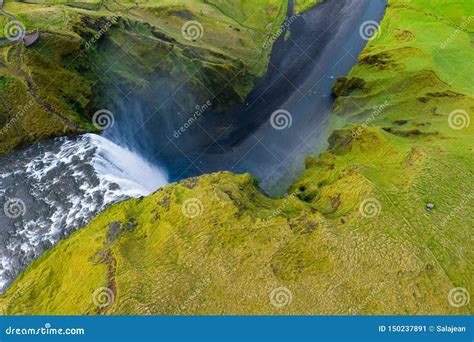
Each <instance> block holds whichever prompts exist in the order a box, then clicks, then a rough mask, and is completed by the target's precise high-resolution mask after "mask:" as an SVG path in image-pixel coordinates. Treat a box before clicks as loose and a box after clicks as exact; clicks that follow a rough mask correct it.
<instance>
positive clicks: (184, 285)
mask: <svg viewBox="0 0 474 342" xmlns="http://www.w3.org/2000/svg"><path fill="white" fill-rule="evenodd" d="M445 3H446V4H448V3H449V4H450V3H451V2H448V1H447V2H445ZM420 4H421V5H423V7H419V5H420ZM408 5H410V8H411V9H410V11H413V13H412V14H411V15H412V19H413V20H412V21H407V22H402V23H401V22H400V20H401V19H400V18H402V16H401V15H400V13H404V12H405V11H406V10H407V6H408ZM436 6H440V7H441V8H442V10H443V12H437V11H439V9H437V7H436ZM450 8H453V9H454V11H453V12H452V11H449V9H450ZM420 9H422V10H420ZM466 11H467V13H472V11H471V12H469V8H466V9H464V10H462V11H461V10H459V7H458V6H454V7H445V6H443V3H441V2H439V3H437V4H436V5H434V4H431V3H427V2H424V1H423V2H422V1H420V2H413V1H412V2H410V3H409V4H407V3H405V2H400V1H397V2H395V1H392V2H390V7H389V8H388V10H387V14H386V17H385V18H384V21H383V22H382V31H381V35H380V37H379V38H377V39H374V40H373V41H372V42H370V43H369V45H368V46H367V48H366V49H365V50H364V52H363V54H362V55H361V58H360V61H359V63H358V65H356V66H355V67H354V68H353V70H352V71H351V73H350V75H348V79H351V78H352V77H359V78H360V79H362V80H364V82H363V83H362V82H356V83H357V84H359V85H361V87H359V86H357V87H349V88H350V89H348V91H342V92H341V93H340V94H345V96H340V97H338V99H337V100H336V111H335V113H334V125H335V130H334V132H333V133H332V134H331V136H330V138H329V148H328V150H327V151H326V152H325V153H323V154H322V155H321V156H319V157H308V159H307V161H306V164H307V170H306V171H305V172H304V173H303V174H302V176H301V177H300V179H299V180H298V181H297V182H296V183H295V184H294V185H293V186H292V188H291V189H290V190H289V194H290V195H289V196H287V197H286V198H281V199H269V198H267V197H265V196H264V195H262V194H261V193H260V192H259V191H258V190H257V189H256V188H255V185H254V184H255V181H254V180H253V179H252V178H251V177H250V176H248V175H242V176H236V175H232V174H230V173H218V174H213V175H204V176H201V177H198V178H195V179H190V180H185V181H182V182H180V183H179V184H173V185H170V186H168V187H165V188H164V189H161V190H160V191H158V192H156V193H155V194H153V195H151V196H149V197H147V198H144V199H137V200H131V201H127V202H124V203H120V204H117V205H115V206H112V207H111V208H109V209H108V210H107V211H106V212H104V213H102V214H101V215H99V216H98V217H97V218H95V219H94V221H93V222H91V223H90V224H89V225H88V226H87V227H84V228H83V229H81V230H79V231H78V232H76V233H75V234H73V235H72V237H71V238H69V239H68V240H65V241H63V242H61V243H60V244H59V245H58V246H57V247H56V248H54V249H52V250H51V251H49V252H48V253H47V254H46V255H44V256H43V257H41V258H39V259H38V260H37V261H36V262H34V263H33V264H32V265H31V266H30V267H29V268H28V269H27V270H26V271H25V273H24V274H23V275H22V276H21V277H20V278H19V279H17V280H16V281H15V282H14V283H13V284H12V286H11V287H10V289H8V290H7V292H6V294H5V295H4V296H3V297H2V299H1V304H2V305H3V307H4V312H5V313H7V314H25V313H27V314H34V313H37V314H45V313H50V314H56V313H57V314H59V313H63V314H65V313H67V314H81V313H105V314H252V313H255V314H295V313H297V314H468V313H472V312H473V308H472V304H471V303H469V304H467V305H465V306H461V307H458V308H457V307H454V306H451V305H450V304H449V300H448V293H449V291H450V290H451V289H453V288H454V287H463V288H465V289H466V290H467V291H468V292H470V293H471V294H472V293H473V288H472V284H473V283H474V282H473V277H474V270H473V263H472V260H474V255H473V251H472V248H471V245H472V227H473V226H474V216H473V215H472V213H471V211H470V207H471V206H472V204H473V200H474V188H473V187H472V184H474V181H473V180H474V171H473V170H474V159H473V154H472V148H473V141H472V139H473V134H472V133H473V132H472V129H473V128H472V124H471V125H470V126H468V127H465V128H464V129H459V130H455V129H452V128H451V127H450V126H449V124H448V116H449V113H450V112H451V111H452V110H454V109H463V110H465V111H466V112H468V113H472V109H473V105H474V103H473V99H472V93H470V92H469V89H468V88H466V84H465V83H464V82H463V80H462V77H454V78H450V79H449V80H448V79H447V78H445V77H442V76H440V75H441V74H443V73H442V71H440V70H442V68H441V69H440V67H439V65H438V64H436V63H435V62H434V61H436V58H433V51H432V50H431V49H434V46H435V45H434V44H433V43H432V41H431V39H433V37H430V36H429V35H428V38H426V37H425V36H424V32H427V31H429V30H427V29H426V28H427V27H424V25H428V26H429V27H430V29H431V30H436V27H437V25H441V26H442V27H443V30H445V29H446V27H444V25H445V22H446V20H447V19H446V18H449V20H450V22H453V23H454V24H453V25H454V27H458V26H459V25H460V22H461V21H462V20H463V19H462V18H463V16H464V17H465V16H466ZM434 14H436V16H435V15H434ZM433 18H435V20H434V19H433ZM414 19H417V20H414ZM408 29H410V31H409V32H410V33H407V32H405V31H408ZM401 30H402V31H403V32H404V33H403V34H402V35H401V36H400V34H399V32H400V31H401ZM413 32H416V33H417V34H416V40H417V42H416V44H417V52H416V53H411V54H406V53H403V50H399V49H397V48H396V46H397V45H396V44H395V41H398V42H400V37H403V39H404V40H403V42H402V43H400V44H407V41H406V37H412V35H413ZM464 34H469V33H467V32H463V33H461V34H459V35H458V37H460V38H461V41H462V43H459V42H457V43H456V44H459V45H458V46H457V49H459V51H461V54H460V55H462V56H464V55H463V53H465V54H470V53H471V52H470V50H469V49H470V42H469V41H466V40H463V35H464ZM440 38H443V37H440ZM410 39H411V38H410ZM425 40H426V41H425ZM410 42H411V44H415V43H414V39H411V40H409V41H408V43H410ZM440 43H441V42H440ZM387 46H392V48H391V49H388V50H387ZM418 50H419V51H418ZM463 51H464V52H463ZM380 52H385V53H387V55H385V54H384V55H382V56H380ZM455 53H458V52H455ZM374 56H375V57H374ZM387 56H390V57H389V58H388V57H387ZM414 58H415V59H418V61H417V62H416V63H414ZM466 65H468V64H466ZM417 67H418V69H417ZM408 69H409V70H410V72H406V70H408ZM467 70H468V71H469V69H467ZM353 84H354V82H353ZM342 87H344V85H342ZM466 89H467V90H466ZM453 93H456V94H458V95H453ZM382 105H383V106H382ZM381 106H382V109H380V108H381ZM344 123H345V124H344ZM193 198H196V199H198V200H199V201H200V203H202V213H201V215H198V216H196V217H194V218H190V217H187V216H185V215H184V214H183V206H184V207H186V206H185V203H186V202H185V201H186V200H187V199H193ZM367 201H368V202H367ZM364 203H372V204H373V205H374V206H375V208H376V209H375V210H374V211H370V210H369V209H370V207H367V206H364V205H362V204H364ZM427 204H434V208H433V209H432V210H427ZM364 208H365V211H364V210H363V209H364ZM371 216H373V217H371ZM117 222H120V223H119V224H117ZM117 227H120V229H119V230H118V229H117ZM117 232H118V233H117ZM68 265H78V266H77V267H74V268H70V267H68ZM79 265H80V266H79ZM76 269H80V272H78V271H76ZM86 278H87V279H86ZM81 282H84V283H85V284H86V286H79V285H78V284H81ZM101 287H107V288H109V290H110V291H113V292H114V294H115V300H114V301H113V303H110V305H109V306H107V307H105V308H99V307H97V306H96V305H95V304H94V303H93V300H92V298H93V297H94V292H95V291H97V289H98V288H101ZM279 287H285V288H287V289H288V290H289V291H290V292H291V295H292V300H291V302H290V303H289V304H287V305H286V306H283V307H281V308H277V307H275V306H273V305H272V304H271V301H270V299H269V295H270V294H271V293H272V291H273V290H274V289H276V288H279ZM50 289H52V290H50Z"/></svg>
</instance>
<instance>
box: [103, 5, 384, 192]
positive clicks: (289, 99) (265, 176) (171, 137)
mask: <svg viewBox="0 0 474 342" xmlns="http://www.w3.org/2000/svg"><path fill="white" fill-rule="evenodd" d="M386 3H387V1H386V0H345V1H344V0H327V1H325V2H323V3H322V4H319V5H318V6H316V7H314V8H313V9H311V10H309V11H307V12H305V13H303V14H302V15H301V16H298V17H297V18H296V20H295V18H294V17H292V8H291V4H290V9H289V12H288V17H287V18H288V22H291V29H290V31H291V35H290V37H289V39H286V40H285V37H284V34H282V35H281V36H280V37H279V38H278V40H277V41H276V43H275V45H274V47H273V50H272V54H271V59H270V65H269V69H268V72H267V75H266V76H265V77H263V78H261V79H258V80H256V82H255V87H254V89H253V90H252V92H251V93H250V94H249V95H248V97H247V99H246V101H245V103H243V104H242V105H239V106H236V107H234V108H232V109H231V110H229V111H227V112H225V113H213V112H212V107H211V109H210V110H208V111H207V112H206V113H204V114H203V115H202V116H199V119H198V120H197V121H196V122H194V123H192V124H191V125H190V127H189V128H187V129H186V130H185V132H183V133H182V134H180V135H179V136H178V137H176V134H173V132H175V131H176V130H177V129H178V128H179V127H180V126H181V125H183V124H184V123H185V122H186V121H187V120H188V119H189V118H190V117H191V116H192V111H191V110H189V112H188V113H187V115H181V117H179V116H177V115H175V113H177V112H179V111H180V107H181V108H182V106H180V105H179V104H178V105H176V106H174V105H173V101H168V102H170V103H171V105H169V106H167V107H165V108H164V109H163V110H164V111H166V110H168V111H169V113H163V110H162V111H161V112H160V111H156V112H154V113H152V114H150V113H143V111H142V110H141V108H139V104H134V107H132V108H130V107H127V108H128V110H127V112H128V113H127V114H126V115H124V116H120V115H119V117H118V119H117V122H116V126H115V127H114V128H113V129H112V131H109V132H106V136H108V137H110V138H111V139H112V140H114V141H115V142H117V143H119V144H120V143H123V144H126V145H127V146H133V147H134V148H136V149H137V151H138V152H139V153H140V154H143V155H145V156H147V158H148V159H149V160H153V161H154V162H155V163H157V164H159V165H164V166H165V167H166V169H167V171H168V174H169V176H170V180H171V181H174V180H179V179H183V178H186V177H189V176H195V175H199V174H202V173H209V172H214V171H220V170H231V171H234V172H236V173H244V172H250V173H252V174H253V175H255V176H257V177H258V178H260V180H261V186H262V188H263V189H264V190H266V191H267V192H269V193H271V194H276V195H277V194H281V193H283V192H284V191H285V190H286V189H287V187H288V186H289V185H290V184H291V182H292V181H294V180H295V179H296V178H297V176H298V173H299V172H300V171H301V170H302V169H303V166H304V158H305V157H306V156H307V155H309V154H314V153H316V152H317V151H319V150H321V149H322V148H324V147H325V141H326V138H327V134H326V133H327V130H328V127H329V120H328V119H329V114H330V112H331V109H332V102H333V98H332V97H331V87H332V85H333V84H334V82H335V79H336V78H337V77H338V76H343V75H346V74H347V73H348V72H349V71H350V69H351V67H352V66H353V65H354V64H356V63H357V57H358V55H359V53H360V52H361V50H362V49H363V48H364V46H365V44H366V43H367V42H366V41H365V40H364V39H362V38H361V36H360V35H359V27H360V26H361V24H362V23H364V22H365V21H367V20H375V21H377V22H379V21H380V20H381V18H382V17H383V14H384V11H385V8H386ZM189 91H190V89H189V88H188V87H187V84H186V81H183V84H180V85H179V86H178V87H176V89H168V90H167V91H166V94H169V95H170V96H172V97H174V98H176V94H177V93H180V92H183V93H184V92H189ZM175 102H176V101H175ZM199 105H202V104H199ZM193 107H194V105H193V104H192V106H191V108H193ZM279 109H283V110H286V111H288V112H289V114H287V113H285V114H284V115H283V116H281V117H280V119H282V120H283V121H282V122H281V123H282V124H285V122H284V119H285V116H286V119H288V117H289V116H290V117H291V118H290V119H291V121H292V122H291V126H290V127H288V128H285V129H275V128H274V127H273V126H272V125H271V122H270V118H271V115H272V113H274V112H275V111H277V110H279ZM119 111H120V110H119ZM130 111H132V112H133V113H134V114H133V115H131V113H130ZM163 114H164V115H163ZM135 115H136V116H135ZM171 117H178V119H171ZM277 117H278V116H277ZM137 118H139V120H137ZM143 122H146V124H143ZM137 146H138V148H137Z"/></svg>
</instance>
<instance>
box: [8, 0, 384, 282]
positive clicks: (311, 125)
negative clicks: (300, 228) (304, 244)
mask: <svg viewBox="0 0 474 342" xmlns="http://www.w3.org/2000/svg"><path fill="white" fill-rule="evenodd" d="M385 6H386V1H385V0H352V1H349V0H347V1H342V0H340V1H337V0H326V1H325V2H324V3H322V4H320V5H318V6H316V7H315V8H313V9H311V10H309V11H308V12H306V13H304V14H303V15H301V16H299V17H298V18H294V17H292V12H291V10H292V8H291V5H290V11H289V15H288V17H289V21H291V22H292V24H291V30H290V31H291V35H290V37H289V39H286V40H285V37H284V35H281V36H280V37H279V38H278V40H277V41H276V43H275V45H274V47H273V50H272V54H271V60H270V66H269V69H268V72H267V75H266V76H265V77H263V78H261V79H258V80H256V82H255V87H254V89H253V90H252V92H251V93H250V94H249V95H248V97H247V99H246V101H245V103H244V104H242V105H238V106H236V107H234V108H232V109H231V110H229V111H227V112H225V113H212V106H210V107H209V108H210V110H208V111H206V112H205V113H204V114H202V115H200V117H199V120H198V121H196V122H195V123H193V124H192V125H191V126H190V127H188V128H187V129H186V130H185V131H184V132H183V133H182V134H181V135H179V136H178V137H175V134H174V132H175V131H176V130H177V129H178V128H179V127H180V126H182V125H183V124H184V123H185V122H187V120H188V119H189V113H191V112H188V114H185V113H183V115H181V116H180V115H174V113H176V112H177V111H179V110H180V109H181V110H182V108H183V107H187V108H191V109H192V108H194V107H195V105H196V103H195V102H193V100H192V96H189V94H190V92H191V91H192V89H191V88H190V87H189V85H188V84H187V82H188V80H187V79H186V77H183V80H182V82H181V83H180V84H179V85H177V86H176V88H170V86H169V84H168V83H167V82H166V80H160V81H159V82H158V83H157V84H156V85H154V86H156V88H157V90H162V91H161V92H160V93H157V95H156V96H157V97H159V101H162V102H163V103H164V104H166V105H165V106H162V107H161V106H160V110H156V111H153V112H148V111H146V110H144V108H145V107H144V105H143V104H142V103H140V102H139V101H137V100H136V99H134V98H132V99H129V102H124V103H123V106H118V107H116V108H114V113H115V114H116V122H115V125H114V126H113V127H111V128H110V129H109V130H107V131H106V132H105V134H104V136H103V137H100V136H95V135H84V136H79V137H68V138H59V139H54V140H51V141H45V142H41V143H38V144H35V145H33V146H30V147H28V148H26V149H24V150H21V151H17V152H15V153H13V154H11V155H9V156H3V157H0V206H1V207H2V208H0V209H4V210H3V211H4V213H5V215H0V236H1V241H2V243H1V244H0V291H1V290H3V289H4V288H5V287H6V286H8V284H10V283H11V281H12V280H13V279H14V278H15V277H16V276H17V275H18V274H19V273H20V272H21V271H22V270H24V269H25V268H26V267H27V265H28V264H29V263H30V262H31V261H32V260H33V259H35V258H37V257H38V256H40V255H41V254H42V253H43V252H44V251H45V250H46V249H48V248H50V247H51V246H53V245H55V244H56V243H57V242H58V241H59V240H60V239H63V238H66V237H67V236H68V235H69V234H70V233H71V232H73V231H74V230H75V229H77V228H80V227H81V226H83V225H84V224H86V223H87V222H88V221H89V220H90V219H91V218H92V217H93V216H95V215H97V213H99V212H100V211H102V210H104V209H105V208H106V207H107V206H109V205H110V204H112V203H114V202H117V201H120V200H123V199H126V198H130V197H137V196H142V195H146V194H148V193H150V192H152V191H153V190H155V189H157V188H158V187H160V186H163V185H164V184H165V183H166V178H168V179H169V180H178V179H182V178H185V177H189V176H194V175H199V174H201V173H209V172H213V171H219V170H232V171H234V172H238V173H243V172H250V173H252V174H254V175H255V176H257V177H259V178H260V179H261V181H262V182H261V184H262V187H263V189H265V190H267V191H268V192H269V193H272V194H281V193H283V191H284V190H285V189H286V188H287V186H288V185H289V184H290V183H291V182H292V181H293V180H294V179H295V178H296V177H297V175H298V173H299V172H300V171H301V170H302V168H303V160H304V158H305V157H306V156H307V155H309V154H313V153H315V152H316V151H318V149H319V150H320V149H322V148H324V146H325V140H326V135H327V134H326V133H327V129H328V124H329V123H328V119H329V114H330V112H331V109H332V102H333V99H332V98H331V87H332V85H333V83H334V81H335V79H336V78H337V77H338V76H341V75H345V74H347V73H348V72H349V70H350V68H351V67H352V66H353V65H354V64H355V63H356V62H357V56H358V55H359V53H360V51H361V50H362V48H363V47H364V45H365V44H366V41H365V40H363V39H362V38H361V37H360V36H359V26H360V25H361V24H362V23H363V22H365V21H366V20H376V21H379V20H380V19H381V18H382V16H383V13H384V10H385ZM167 86H168V88H166V87H167ZM178 92H184V93H185V95H187V97H186V96H183V97H181V98H182V99H186V98H187V99H188V101H187V103H176V100H175V99H174V98H173V96H174V95H176V94H177V93H178ZM170 99H171V100H170ZM173 100H174V101H173ZM213 100H214V99H213ZM199 105H200V106H202V105H203V103H200V104H199ZM277 110H285V111H287V112H283V116H282V117H281V119H285V118H286V119H288V120H291V126H290V125H289V124H288V123H289V121H285V120H283V121H281V122H280V121H279V120H275V121H274V122H273V125H272V122H270V119H271V117H272V113H274V112H275V111H277ZM279 123H281V124H283V127H280V126H278V124H279ZM286 126H288V127H286ZM275 127H277V128H283V129H276V128H275ZM124 147H127V148H124ZM151 164H154V165H151ZM157 165H160V166H162V165H164V166H165V167H166V171H163V170H161V169H160V168H158V167H156V166H157ZM12 200H13V202H11V201H12ZM8 203H10V204H11V203H13V204H14V205H13V206H11V207H9V208H10V209H11V210H12V212H14V214H15V215H14V216H15V217H9V216H8V215H6V214H7V211H6V209H5V208H7V204H8ZM17 209H18V210H20V212H21V215H18V216H16V213H17ZM10 216H11V215H10Z"/></svg>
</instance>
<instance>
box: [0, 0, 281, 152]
mask: <svg viewBox="0 0 474 342" xmlns="http://www.w3.org/2000/svg"><path fill="white" fill-rule="evenodd" d="M79 5H80V6H79ZM286 6H287V3H286V1H277V0H268V1H264V2H258V3H242V4H240V3H225V4H224V3H220V2H216V3H204V2H201V1H191V2H190V1H181V2H176V1H173V2H169V1H154V2H139V3H138V5H136V4H135V3H131V2H130V3H117V2H114V1H105V3H104V6H102V7H100V8H99V7H97V6H96V7H95V8H94V9H93V10H92V9H91V8H92V7H91V8H89V7H88V6H85V7H84V6H83V5H81V4H79V3H73V2H57V1H49V0H48V1H37V2H35V3H19V2H11V1H8V2H7V3H6V5H5V10H6V11H8V13H12V14H14V15H15V16H16V17H17V18H18V20H19V21H20V22H21V23H22V24H23V25H24V26H25V28H26V31H27V32H32V31H33V30H36V29H38V30H39V31H40V32H41V33H42V36H41V39H40V41H39V42H38V44H36V45H35V46H34V47H32V48H29V49H24V48H23V47H22V44H21V43H20V42H17V43H9V44H4V45H3V46H2V47H0V49H1V50H2V56H3V61H2V64H1V65H2V67H1V73H2V77H3V76H5V80H6V79H7V78H9V79H15V82H13V83H9V84H17V85H19V84H20V83H23V84H24V85H25V86H24V87H20V86H16V87H15V90H14V91H6V92H2V98H3V102H4V103H5V110H4V111H2V114H1V116H2V118H1V120H0V122H2V123H3V125H4V126H3V127H4V128H5V127H6V125H7V124H8V127H6V128H5V129H4V130H3V131H2V133H3V134H2V137H1V141H2V142H1V143H0V153H7V152H9V151H11V150H12V149H14V148H16V147H18V146H23V145H26V144H29V143H32V142H34V141H37V140H39V139H42V138H47V137H51V136H57V135H63V134H68V133H75V132H84V131H94V130H95V128H94V127H93V126H92V125H91V124H90V122H89V120H90V117H91V116H92V114H93V113H94V112H95V110H97V109H100V108H104V107H106V106H108V105H110V103H105V100H107V101H111V102H117V98H121V97H123V94H124V93H125V94H129V93H131V89H133V90H136V94H134V95H137V97H138V99H143V101H144V102H146V101H148V99H150V98H153V96H151V95H150V88H152V87H154V86H155V88H156V86H157V85H156V84H155V83H158V82H156V78H157V75H159V76H163V80H166V81H167V82H168V85H170V84H171V85H172V84H179V82H180V81H182V79H183V78H191V80H192V84H193V88H192V90H191V93H190V94H189V99H188V98H186V99H182V102H183V103H186V102H190V101H191V100H192V101H198V102H199V101H201V100H202V101H204V102H205V101H206V100H208V99H209V98H210V97H211V96H213V95H214V94H219V93H221V92H222V94H219V101H218V102H219V103H218V104H217V105H216V108H217V109H218V110H224V109H225V108H226V107H228V106H229V105H231V104H233V103H236V102H240V101H242V100H243V99H244V98H245V96H246V94H247V93H248V91H249V90H250V89H251V87H252V80H253V78H254V77H255V76H261V75H262V74H263V73H264V71H265V70H266V66H267V63H268V56H269V53H270V50H271V49H267V50H265V49H263V48H262V47H263V45H264V41H265V39H267V37H268V36H269V35H270V34H271V33H272V32H274V31H275V30H277V29H278V26H279V24H280V23H281V22H282V21H283V18H284V16H285V14H286ZM221 7H222V8H221ZM88 8H89V9H88ZM232 15H235V17H236V19H233V18H232V17H231V16H232ZM1 20H2V21H1V22H0V25H1V29H0V32H2V33H1V34H3V32H4V31H3V26H4V25H6V24H7V22H8V20H7V19H6V17H4V16H2V17H1ZM192 20H197V21H199V22H200V24H201V25H202V27H203V32H202V37H201V38H200V39H197V40H196V41H192V40H187V39H185V37H184V36H183V34H182V31H181V29H182V26H183V25H184V23H185V22H187V21H192ZM97 35H98V36H97ZM95 36H97V37H98V41H95V38H94V37H95ZM124 41H125V42H127V43H128V44H123V42H124ZM129 43H133V44H135V45H134V46H133V49H130V47H131V45H130V44H129ZM107 47H108V49H107ZM127 48H128V49H127ZM119 52H120V55H118V53H119ZM105 70H107V71H110V73H109V74H107V75H104V71H105ZM135 70H138V72H135ZM140 71H142V72H141V73H140ZM168 76H169V77H168ZM166 77H168V78H166ZM110 79H112V80H113V81H116V80H119V82H120V83H121V84H120V86H121V91H122V92H121V91H117V88H116V87H114V86H112V85H111V84H109V83H108V82H109V80H110ZM2 84H3V86H2V87H3V88H5V89H6V87H7V81H3V82H2ZM33 92H34V93H33ZM20 93H21V94H20ZM140 96H141V97H140ZM30 101H32V102H34V104H33V105H31V106H28V110H25V111H23V110H19V109H17V108H18V105H21V106H25V104H28V103H30ZM202 101H201V102H202ZM194 103H195V102H193V106H194ZM193 106H191V107H193ZM150 107H153V108H155V107H156V106H154V104H151V106H150ZM22 109H23V108H22ZM19 111H21V114H20V115H19V114H18V112H19Z"/></svg>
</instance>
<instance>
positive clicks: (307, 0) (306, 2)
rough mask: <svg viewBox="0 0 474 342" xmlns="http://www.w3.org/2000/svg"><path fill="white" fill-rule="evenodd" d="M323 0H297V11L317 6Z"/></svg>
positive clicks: (301, 11)
mask: <svg viewBox="0 0 474 342" xmlns="http://www.w3.org/2000/svg"><path fill="white" fill-rule="evenodd" d="M322 1H323V0H295V13H296V14H300V13H303V12H304V11H306V10H308V9H310V8H311V7H314V6H316V5H317V4H319V3H320V2H322Z"/></svg>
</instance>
